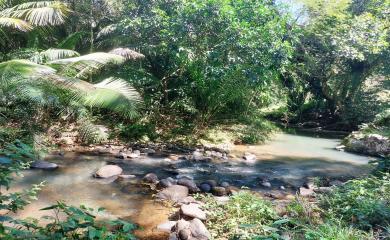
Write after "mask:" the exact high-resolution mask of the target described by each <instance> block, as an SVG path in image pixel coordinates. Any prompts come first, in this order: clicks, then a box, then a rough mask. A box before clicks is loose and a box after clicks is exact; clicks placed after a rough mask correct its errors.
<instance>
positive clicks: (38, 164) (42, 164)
mask: <svg viewBox="0 0 390 240" xmlns="http://www.w3.org/2000/svg"><path fill="white" fill-rule="evenodd" d="M30 167H31V168H35V169H45V170H53V169H56V168H58V165H57V164H55V163H51V162H46V161H34V162H33V163H31V166H30Z"/></svg>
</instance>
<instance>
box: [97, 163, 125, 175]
mask: <svg viewBox="0 0 390 240" xmlns="http://www.w3.org/2000/svg"><path fill="white" fill-rule="evenodd" d="M122 172H123V170H122V168H120V167H119V166H117V165H106V166H103V167H101V168H100V169H99V170H98V171H97V172H96V173H95V174H94V176H95V177H97V178H110V177H113V176H118V175H120V174H122Z"/></svg>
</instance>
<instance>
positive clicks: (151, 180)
mask: <svg viewBox="0 0 390 240" xmlns="http://www.w3.org/2000/svg"><path fill="white" fill-rule="evenodd" d="M142 181H144V182H146V183H153V184H156V183H157V182H158V177H157V175H156V174H154V173H148V174H146V175H145V176H144V177H143V179H142Z"/></svg>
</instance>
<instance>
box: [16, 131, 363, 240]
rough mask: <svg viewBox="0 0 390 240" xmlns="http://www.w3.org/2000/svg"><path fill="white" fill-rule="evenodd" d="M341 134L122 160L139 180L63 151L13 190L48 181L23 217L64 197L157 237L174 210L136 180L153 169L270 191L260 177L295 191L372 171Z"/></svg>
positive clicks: (99, 159)
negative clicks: (207, 156)
mask: <svg viewBox="0 0 390 240" xmlns="http://www.w3.org/2000/svg"><path fill="white" fill-rule="evenodd" d="M339 143H340V140H339V139H334V138H319V137H316V136H302V135H294V134H286V133H282V134H277V135H275V136H274V138H273V140H271V141H269V142H267V143H266V144H264V145H254V146H251V145H245V146H244V145H238V146H235V147H234V150H233V151H232V154H234V155H235V156H237V157H236V158H234V156H231V157H233V158H232V159H229V160H217V161H212V162H204V163H202V162H201V163H199V162H198V163H194V162H191V161H188V160H177V161H170V160H168V159H166V158H164V157H162V156H156V157H146V156H143V157H142V158H140V159H138V160H124V161H122V162H119V165H120V166H121V167H122V168H123V169H124V174H133V175H136V176H137V178H136V179H130V180H122V181H118V180H117V181H114V182H110V181H105V180H98V179H94V178H93V177H92V174H93V173H94V172H95V171H96V170H97V169H99V168H100V167H102V166H104V165H106V164H107V162H110V161H117V160H115V159H114V158H113V157H112V156H91V155H86V154H80V153H73V152H69V153H65V155H64V156H49V157H48V160H49V161H51V162H55V163H58V164H59V165H60V167H59V169H57V170H54V171H43V170H27V171H25V172H24V177H23V178H20V179H18V180H17V181H16V182H15V184H14V186H13V189H14V190H21V189H25V188H28V187H29V186H31V184H34V183H39V182H42V181H45V182H46V184H45V187H44V188H43V189H42V191H41V192H40V193H39V195H38V200H37V201H34V202H32V203H31V204H30V205H28V206H27V207H26V208H25V209H24V210H23V211H20V212H19V213H18V217H21V218H25V217H35V218H37V217H40V216H43V215H50V212H47V211H39V209H41V208H43V207H46V206H49V205H51V204H53V203H55V202H56V201H57V200H64V201H65V202H66V203H68V204H71V205H76V206H77V205H80V204H84V205H86V206H89V207H93V208H98V207H104V208H105V209H106V211H105V215H104V216H103V217H107V218H123V219H128V220H132V221H133V222H135V223H138V224H139V225H141V226H142V227H143V230H140V231H138V232H137V234H138V236H139V237H141V238H143V239H158V236H161V234H160V233H159V232H158V231H156V229H155V227H156V226H157V225H158V224H160V223H162V222H164V221H166V220H167V219H168V216H169V213H170V209H169V208H168V207H165V206H164V205H162V204H161V203H158V202H155V201H154V200H153V197H152V194H151V192H150V190H148V189H147V188H145V187H140V185H139V184H138V181H137V179H140V178H142V176H143V175H144V174H146V173H149V172H154V173H156V174H157V175H158V176H159V177H160V178H162V177H168V176H172V177H174V176H175V175H177V174H181V175H183V174H184V175H190V176H192V177H193V178H194V179H195V181H197V182H198V183H199V182H200V181H202V180H206V179H214V180H217V181H228V182H229V183H230V184H231V185H234V186H236V187H242V186H246V187H250V188H251V189H253V190H255V191H268V190H269V189H265V188H264V187H263V186H262V185H261V184H260V181H259V179H264V178H266V179H267V180H269V182H270V183H271V184H272V188H273V189H278V188H279V187H280V186H281V185H283V186H286V188H287V190H289V191H294V189H295V188H296V187H299V186H300V185H302V184H303V183H304V182H305V181H306V179H307V178H308V177H318V176H323V177H329V178H350V177H356V176H361V175H362V174H365V173H367V172H368V171H369V167H368V165H367V163H368V162H369V160H370V159H369V157H366V156H360V155H355V154H351V153H346V152H341V151H337V150H335V147H336V146H337V145H338V144H339ZM245 152H250V153H252V154H255V155H256V156H257V161H255V162H251V163H248V162H245V161H243V160H242V159H241V157H242V156H243V154H244V153H245Z"/></svg>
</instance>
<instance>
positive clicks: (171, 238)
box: [168, 233, 178, 240]
mask: <svg viewBox="0 0 390 240" xmlns="http://www.w3.org/2000/svg"><path fill="white" fill-rule="evenodd" d="M168 240H178V238H177V236H176V233H171V234H169V238H168Z"/></svg>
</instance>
